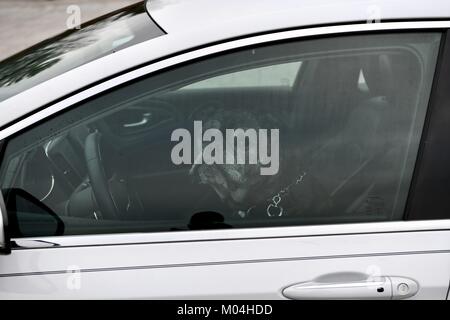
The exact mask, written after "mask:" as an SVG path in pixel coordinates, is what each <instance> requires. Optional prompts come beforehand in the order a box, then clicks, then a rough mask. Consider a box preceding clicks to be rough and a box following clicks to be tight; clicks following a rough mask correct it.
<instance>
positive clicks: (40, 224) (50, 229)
mask: <svg viewBox="0 0 450 320" xmlns="http://www.w3.org/2000/svg"><path fill="white" fill-rule="evenodd" d="M3 195H4V197H5V201H6V205H5V208H6V210H5V211H4V212H8V218H9V220H8V228H4V230H7V231H8V232H7V233H6V235H8V236H11V237H41V236H48V235H52V236H59V235H62V234H64V222H63V221H62V220H61V218H60V217H58V216H57V215H56V213H54V212H53V211H52V210H51V209H50V208H49V207H47V206H46V205H45V204H44V203H42V202H40V201H39V200H38V199H36V198H35V197H34V196H33V195H31V194H30V193H28V192H26V191H25V190H23V189H20V188H11V189H5V190H3ZM2 212H3V210H2ZM4 221H5V220H4ZM5 239H6V237H5Z"/></svg>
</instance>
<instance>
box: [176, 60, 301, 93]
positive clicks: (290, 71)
mask: <svg viewBox="0 0 450 320" xmlns="http://www.w3.org/2000/svg"><path fill="white" fill-rule="evenodd" d="M300 66H301V61H298V62H297V61H296V62H290V63H280V64H275V65H270V66H267V67H259V68H254V69H250V70H243V71H239V72H232V73H227V74H224V75H220V76H217V77H213V78H208V79H206V80H202V81H197V82H195V83H193V84H190V85H187V86H186V87H184V89H206V88H227V87H231V88H236V87H265V86H288V87H292V86H293V85H294V82H295V79H296V76H297V74H298V71H299V69H300Z"/></svg>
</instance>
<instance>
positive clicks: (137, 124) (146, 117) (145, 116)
mask: <svg viewBox="0 0 450 320" xmlns="http://www.w3.org/2000/svg"><path fill="white" fill-rule="evenodd" d="M151 115H152V114H151V113H144V114H143V115H142V119H141V120H140V121H138V122H133V123H125V124H124V125H123V127H124V128H133V127H140V126H143V125H145V124H147V122H148V120H149V119H150V116H151Z"/></svg>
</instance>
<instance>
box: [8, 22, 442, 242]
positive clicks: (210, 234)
mask: <svg viewBox="0 0 450 320" xmlns="http://www.w3.org/2000/svg"><path fill="white" fill-rule="evenodd" d="M447 28H450V20H446V21H415V22H387V23H367V24H362V23H360V24H350V25H336V26H325V27H312V28H306V29H305V28H303V29H296V30H289V31H281V32H274V33H269V34H264V35H257V36H250V37H247V38H242V39H238V40H232V41H228V42H223V43H219V44H214V45H211V46H208V47H205V48H200V49H196V50H193V51H190V52H186V53H182V54H179V55H176V56H172V57H169V58H167V59H163V60H161V61H157V62H154V63H150V64H149V65H146V66H143V67H140V68H138V69H136V70H133V71H130V72H127V73H125V74H122V75H119V76H117V77H115V78H113V79H110V80H107V81H105V82H103V83H100V84H97V85H94V86H92V87H90V88H88V89H85V90H83V91H81V92H79V93H76V94H74V95H72V96H70V97H68V98H66V99H63V100H62V101H59V102H57V103H55V104H52V105H50V106H48V107H46V108H45V109H42V110H40V111H38V112H36V113H33V114H31V115H29V116H27V117H25V118H24V119H22V120H20V121H18V122H16V123H14V124H12V125H10V126H8V127H6V128H5V129H3V130H1V131H0V140H3V139H5V138H8V137H9V136H11V135H13V134H15V133H17V132H19V131H20V130H23V129H25V128H26V127H28V126H30V125H32V124H34V123H36V122H38V121H40V120H43V119H45V118H47V117H49V116H51V115H52V114H54V113H56V112H59V111H62V110H64V109H66V108H68V107H70V106H72V105H74V104H76V103H79V102H81V101H83V100H85V99H88V98H90V97H92V96H94V95H97V94H99V93H102V92H104V91H106V90H109V89H111V88H114V87H116V86H119V85H121V84H124V83H126V82H128V81H131V80H134V79H137V78H139V77H142V76H146V75H149V74H151V73H153V72H156V71H160V70H163V69H166V68H168V67H172V66H175V65H178V64H181V63H184V62H188V61H190V60H193V59H196V58H201V57H206V56H208V55H211V54H215V53H220V52H224V51H228V50H231V49H236V48H241V47H246V46H250V45H255V44H263V43H269V42H273V41H280V40H288V39H295V38H299V39H301V38H305V37H313V36H324V35H336V34H346V33H355V32H371V31H402V30H433V29H436V30H443V29H447ZM431 230H445V231H450V219H447V220H430V221H392V222H367V223H355V224H339V225H314V226H289V227H267V228H248V229H246V228H243V229H234V230H202V231H189V232H183V231H182V232H153V233H123V234H94V235H80V236H62V237H40V238H20V239H11V240H12V241H16V242H17V243H26V241H25V240H27V241H43V240H45V241H46V242H48V243H51V244H52V245H51V246H50V247H53V248H58V247H66V246H67V247H72V246H88V245H93V246H97V245H117V244H136V243H162V242H185V241H215V240H217V241H220V240H238V239H258V238H279V237H304V236H327V235H344V234H365V233H395V232H420V231H431ZM32 247H34V246H30V248H32ZM38 247H39V248H42V247H41V246H38ZM44 247H45V246H44ZM17 248H22V249H24V248H27V246H26V245H25V246H18V247H17Z"/></svg>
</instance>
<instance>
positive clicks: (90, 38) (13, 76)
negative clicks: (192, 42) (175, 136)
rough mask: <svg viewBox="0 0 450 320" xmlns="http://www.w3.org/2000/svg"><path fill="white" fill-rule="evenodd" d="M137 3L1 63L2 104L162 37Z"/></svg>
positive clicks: (141, 6) (0, 88)
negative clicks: (126, 49)
mask: <svg viewBox="0 0 450 320" xmlns="http://www.w3.org/2000/svg"><path fill="white" fill-rule="evenodd" d="M163 34H164V32H163V31H162V30H161V29H160V28H159V27H158V26H157V25H156V24H155V23H154V22H153V21H152V19H151V18H150V17H149V16H148V14H147V12H146V11H145V8H144V5H143V4H142V3H138V4H135V5H132V6H129V7H127V8H124V9H121V10H119V11H115V12H112V13H110V14H108V15H105V16H103V17H100V18H98V19H95V20H92V21H90V22H88V23H86V24H83V25H82V26H81V28H80V29H74V30H69V31H66V32H64V33H62V34H60V35H58V36H56V37H54V38H51V39H48V40H46V41H44V42H41V43H39V44H37V45H35V46H33V47H31V48H29V49H26V50H25V51H22V52H20V53H18V54H16V55H14V56H12V57H10V58H8V59H6V60H4V61H2V62H0V101H3V100H6V99H8V98H10V97H12V96H14V95H16V94H18V93H20V92H21V91H24V90H27V89H29V88H31V87H33V86H35V85H37V84H39V83H42V82H44V81H47V80H49V79H51V78H53V77H55V76H58V75H60V74H63V73H64V72H66V71H69V70H71V69H73V68H76V67H78V66H81V65H83V64H85V63H88V62H90V61H93V60H95V59H98V58H100V57H103V56H106V55H108V54H110V53H114V52H116V51H119V50H121V49H124V48H126V47H129V46H131V45H133V44H136V43H139V42H143V41H146V40H149V39H153V38H156V37H158V36H161V35H163Z"/></svg>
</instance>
